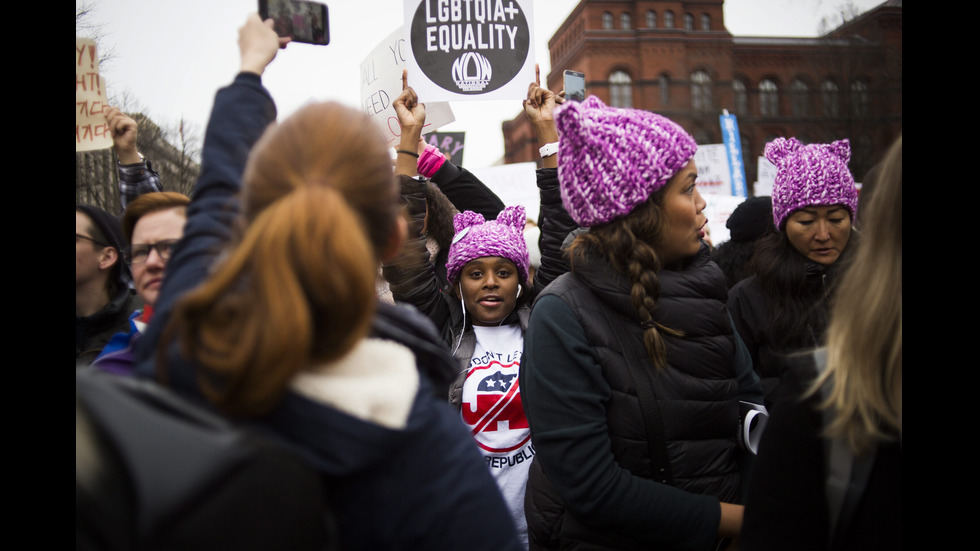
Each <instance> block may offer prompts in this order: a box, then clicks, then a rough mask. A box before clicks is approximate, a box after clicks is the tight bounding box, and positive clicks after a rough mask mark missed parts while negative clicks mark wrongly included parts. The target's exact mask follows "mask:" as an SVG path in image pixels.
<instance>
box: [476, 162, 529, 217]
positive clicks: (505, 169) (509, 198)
mask: <svg viewBox="0 0 980 551" xmlns="http://www.w3.org/2000/svg"><path fill="white" fill-rule="evenodd" d="M537 168H538V165H537V164H535V163H533V162H529V163H514V164H509V165H498V166H489V167H484V168H474V169H472V170H471V172H473V174H474V175H476V177H477V178H479V179H480V181H481V182H483V183H484V184H485V185H486V186H487V187H488V188H490V190H491V191H493V192H494V193H496V194H497V197H500V200H501V201H503V202H504V205H506V206H508V207H509V206H512V205H521V206H523V207H524V210H525V211H527V216H529V217H531V218H533V219H535V220H537V219H538V211H539V210H540V209H541V192H540V191H538V183H537V182H538V180H537V174H536V173H535V170H537Z"/></svg>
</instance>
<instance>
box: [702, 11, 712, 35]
mask: <svg viewBox="0 0 980 551" xmlns="http://www.w3.org/2000/svg"><path fill="white" fill-rule="evenodd" d="M701 30H702V31H710V30H711V16H710V15H708V14H706V13H702V14H701Z"/></svg>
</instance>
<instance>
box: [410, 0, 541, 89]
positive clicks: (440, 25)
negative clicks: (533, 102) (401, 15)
mask: <svg viewBox="0 0 980 551" xmlns="http://www.w3.org/2000/svg"><path fill="white" fill-rule="evenodd" d="M531 5H532V0H405V40H406V44H407V45H408V66H409V74H411V75H415V74H418V75H419V76H420V81H418V83H417V84H416V83H415V81H413V84H412V87H413V88H415V91H416V92H418V94H419V97H423V96H424V97H426V98H431V99H432V100H437V101H454V100H474V99H480V100H523V99H524V98H525V97H526V96H527V86H528V84H529V83H531V82H533V81H534V36H533V35H534V17H533V13H532V9H531Z"/></svg>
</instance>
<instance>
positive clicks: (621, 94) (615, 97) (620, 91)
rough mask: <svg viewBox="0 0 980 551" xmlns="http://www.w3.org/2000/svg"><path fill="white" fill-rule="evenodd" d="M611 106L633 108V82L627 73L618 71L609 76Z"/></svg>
mask: <svg viewBox="0 0 980 551" xmlns="http://www.w3.org/2000/svg"><path fill="white" fill-rule="evenodd" d="M609 104H610V105H611V106H613V107H627V108H631V107H633V81H632V79H630V76H629V75H628V74H626V71H623V70H616V71H613V72H612V74H611V75H609Z"/></svg>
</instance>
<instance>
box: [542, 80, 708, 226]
mask: <svg viewBox="0 0 980 551" xmlns="http://www.w3.org/2000/svg"><path fill="white" fill-rule="evenodd" d="M555 123H556V125H557V126H558V141H559V146H558V183H559V187H560V189H561V200H562V203H563V204H564V205H565V210H567V211H568V214H570V215H571V217H572V219H573V220H575V222H576V223H577V224H578V225H580V226H595V225H598V224H604V223H606V222H610V221H612V220H615V219H616V218H620V217H622V216H625V215H627V214H629V213H630V212H631V211H632V210H633V209H634V208H636V206H638V205H640V204H641V203H643V202H644V201H646V200H647V199H648V198H649V197H650V195H651V194H653V192H655V191H657V190H658V189H660V188H662V187H663V186H664V185H665V184H666V183H667V182H668V181H670V179H671V178H672V177H673V176H674V174H677V172H678V171H680V169H681V168H683V167H684V165H686V164H687V162H688V161H690V160H691V158H692V157H694V152H695V151H697V149H698V146H697V143H696V142H695V141H694V138H692V137H691V135H690V134H688V133H687V132H685V131H684V129H683V128H681V127H680V126H679V125H678V124H677V123H675V122H674V121H672V120H670V119H668V118H666V117H663V116H661V115H658V114H656V113H651V112H649V111H643V110H640V109H618V108H615V107H607V106H606V105H605V104H603V103H602V101H600V100H599V98H596V97H595V96H589V97H588V98H586V99H585V101H583V102H581V103H578V102H574V101H566V102H565V103H563V104H562V105H561V106H560V107H559V108H557V109H556V112H555Z"/></svg>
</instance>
